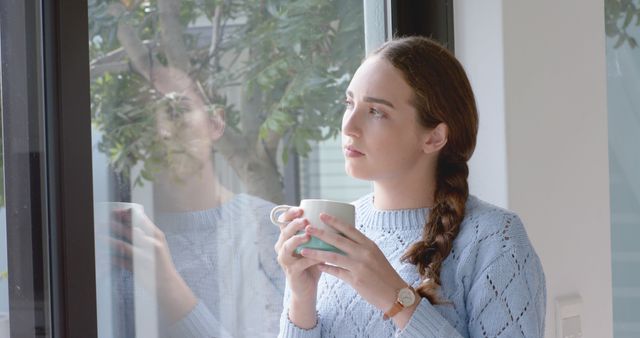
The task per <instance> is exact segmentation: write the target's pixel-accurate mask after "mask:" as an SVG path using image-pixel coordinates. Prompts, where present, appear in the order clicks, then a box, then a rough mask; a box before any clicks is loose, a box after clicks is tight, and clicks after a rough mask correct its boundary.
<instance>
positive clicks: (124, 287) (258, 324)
mask: <svg viewBox="0 0 640 338" xmlns="http://www.w3.org/2000/svg"><path fill="white" fill-rule="evenodd" d="M273 206H274V205H273V204H272V203H269V202H266V201H264V200H262V199H259V198H256V197H253V196H250V195H246V194H239V195H236V196H234V198H233V199H231V200H230V201H228V202H226V203H225V204H223V205H221V206H220V207H218V208H214V209H209V210H202V211H194V212H184V213H160V214H157V215H156V219H155V222H156V224H157V226H158V227H159V228H160V229H161V230H162V231H163V232H164V233H165V236H166V239H167V243H168V245H169V249H170V251H171V256H172V258H173V262H174V264H175V266H176V268H177V270H178V272H179V273H180V275H181V276H182V278H183V279H184V280H185V281H186V283H187V284H188V285H189V287H190V288H191V290H192V291H193V292H194V294H195V295H196V297H198V299H199V302H198V304H197V306H196V307H195V308H194V309H193V310H192V311H191V312H190V313H189V314H188V315H187V316H186V317H185V318H183V319H182V320H180V321H179V322H178V323H176V324H174V325H172V326H170V327H161V328H160V333H161V336H162V337H183V338H201V337H216V338H226V337H235V338H244V337H265V338H266V337H274V336H275V335H276V334H277V332H278V318H279V314H280V313H281V312H282V306H281V304H282V296H283V292H284V273H283V272H282V270H281V269H280V266H279V265H278V263H277V260H276V254H275V252H274V251H273V245H274V243H275V242H276V241H277V239H278V236H279V234H280V230H279V229H278V227H276V226H274V225H273V224H271V221H270V220H269V212H270V210H271V208H272V207H273ZM120 273H121V274H122V275H121V276H120V277H119V278H118V280H117V283H116V287H115V289H116V290H117V291H116V292H118V295H120V296H121V298H120V300H119V301H120V302H121V304H120V305H119V308H120V309H121V312H120V313H119V315H118V317H117V318H114V326H115V328H114V331H115V332H116V334H115V336H116V337H127V338H129V337H133V336H134V333H133V331H134V325H133V320H134V313H133V306H134V305H133V303H132V300H133V289H132V285H133V283H132V281H131V274H130V273H129V272H128V271H120Z"/></svg>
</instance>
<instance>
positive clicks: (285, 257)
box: [278, 234, 311, 269]
mask: <svg viewBox="0 0 640 338" xmlns="http://www.w3.org/2000/svg"><path fill="white" fill-rule="evenodd" d="M310 238H311V236H309V235H307V234H300V235H295V236H293V237H291V238H289V239H288V240H286V241H285V242H284V243H283V245H282V247H281V248H280V251H279V252H278V263H280V265H281V266H283V267H286V268H287V269H288V266H289V265H291V264H292V263H293V262H294V261H295V260H297V259H299V258H296V257H295V256H294V250H295V249H296V248H297V247H298V246H300V245H301V244H303V243H306V242H308V241H309V239H310Z"/></svg>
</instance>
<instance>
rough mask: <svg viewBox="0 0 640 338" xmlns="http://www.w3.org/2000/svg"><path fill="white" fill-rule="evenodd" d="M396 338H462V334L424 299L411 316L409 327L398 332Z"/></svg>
mask: <svg viewBox="0 0 640 338" xmlns="http://www.w3.org/2000/svg"><path fill="white" fill-rule="evenodd" d="M396 337H402V338H414V337H415V338H424V337H434V338H435V337H447V338H462V336H461V335H460V333H459V332H458V331H456V329H455V328H454V327H453V326H451V324H449V322H448V321H447V320H446V319H445V318H444V317H443V316H442V315H441V314H440V312H438V310H436V309H435V307H433V305H431V303H430V302H429V300H427V299H426V298H422V299H421V300H420V304H418V307H417V308H416V310H415V312H413V315H412V316H411V319H410V320H409V322H408V323H407V326H405V328H404V329H403V330H398V332H396Z"/></svg>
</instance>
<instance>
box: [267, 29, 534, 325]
mask: <svg viewBox="0 0 640 338" xmlns="http://www.w3.org/2000/svg"><path fill="white" fill-rule="evenodd" d="M477 130H478V116H477V111H476V106H475V100H474V97H473V92H472V90H471V86H470V84H469V81H468V79H467V77H466V75H465V72H464V70H463V68H462V66H461V65H460V64H459V62H458V61H457V60H456V59H455V57H454V56H453V55H452V54H451V53H450V52H448V51H447V50H446V49H445V48H443V47H442V46H440V45H438V44H437V43H435V42H433V41H431V40H429V39H426V38H420V37H410V38H403V39H398V40H393V41H390V42H387V43H385V44H384V45H383V46H382V47H380V48H379V49H378V50H377V51H375V52H374V53H373V54H372V55H371V56H369V57H368V58H367V59H366V60H365V61H364V63H363V64H362V65H361V66H360V67H359V68H358V70H357V71H356V73H355V74H354V77H353V79H352V81H351V83H350V84H349V87H348V89H347V93H346V111H345V113H344V117H343V121H342V139H343V141H342V143H343V146H344V154H345V168H346V171H347V173H348V174H349V175H350V176H352V177H355V178H359V179H366V180H370V181H373V188H374V189H373V193H372V194H370V195H366V196H364V197H362V198H360V199H359V200H357V201H356V202H354V204H355V206H356V224H355V227H354V226H352V225H350V224H343V223H341V222H340V221H337V220H336V219H335V218H333V217H331V215H322V220H323V222H325V223H326V224H328V225H329V226H331V227H333V228H335V230H337V231H339V232H341V233H343V234H344V237H342V236H338V235H334V234H332V233H329V232H324V231H322V230H320V229H318V228H316V227H314V225H313V224H309V223H308V221H307V220H306V219H305V218H304V210H300V209H295V208H292V209H290V210H289V211H288V212H287V213H285V214H283V215H282V216H281V219H282V220H284V221H287V222H289V223H288V224H287V225H286V226H283V227H282V228H281V233H280V238H279V239H278V242H277V244H276V246H275V249H276V252H277V253H278V262H279V264H280V265H281V267H282V269H283V270H284V272H285V275H286V282H287V288H286V291H285V297H284V309H283V313H282V317H281V321H280V336H281V337H320V336H322V337H335V336H337V337H389V336H393V335H394V334H395V335H398V336H401V337H494V336H504V337H542V336H543V334H544V316H545V302H546V301H545V299H546V288H545V284H544V273H543V271H542V267H541V264H540V261H539V258H538V256H537V255H536V253H535V251H534V249H533V247H532V246H531V243H530V242H529V239H528V238H527V235H526V232H525V230H524V227H523V225H522V223H521V221H520V219H519V218H518V216H517V215H515V214H514V213H512V212H509V211H507V210H503V209H500V208H498V207H495V206H492V205H490V204H488V203H485V202H483V201H480V200H479V199H477V198H476V197H474V196H470V195H469V188H468V184H467V177H468V167H467V161H468V160H469V158H470V157H471V154H472V153H473V150H474V147H475V143H476V134H477ZM300 230H304V232H303V233H301V234H299V235H296V233H297V232H298V231H300ZM310 236H315V237H317V238H319V239H321V240H323V241H325V242H327V243H329V244H332V245H334V246H336V247H337V248H339V249H340V250H342V251H343V252H345V253H346V255H339V254H335V253H330V252H323V251H316V250H310V249H304V250H302V251H301V256H297V255H294V250H295V248H296V247H297V246H298V245H300V244H302V243H304V242H306V241H308V240H309V238H310ZM389 318H390V319H389ZM386 319H389V320H386Z"/></svg>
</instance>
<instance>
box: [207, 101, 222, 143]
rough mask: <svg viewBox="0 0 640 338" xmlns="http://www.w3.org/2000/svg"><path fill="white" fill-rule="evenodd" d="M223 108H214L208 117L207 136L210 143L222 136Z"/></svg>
mask: <svg viewBox="0 0 640 338" xmlns="http://www.w3.org/2000/svg"><path fill="white" fill-rule="evenodd" d="M225 125H226V124H225V122H224V108H216V109H215V110H214V112H213V115H212V116H210V117H209V136H210V137H211V141H217V140H218V139H220V138H221V137H222V135H224V128H225Z"/></svg>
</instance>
